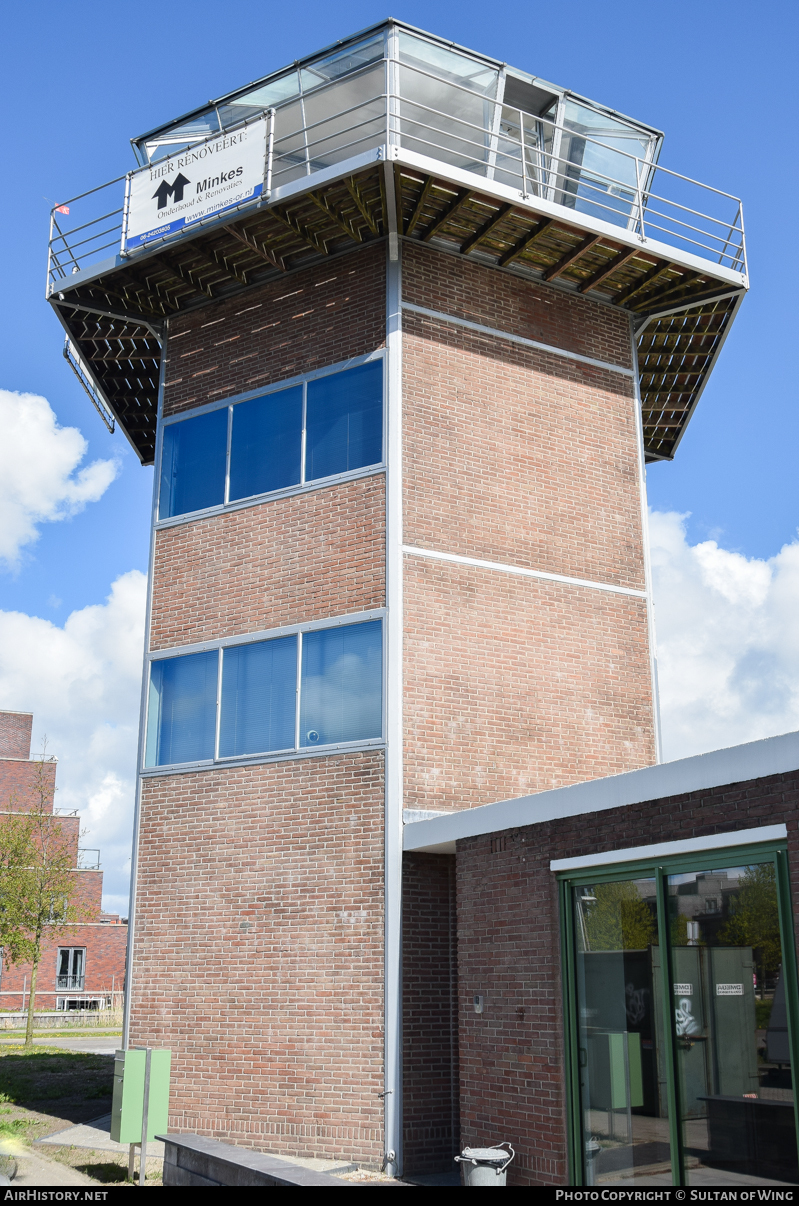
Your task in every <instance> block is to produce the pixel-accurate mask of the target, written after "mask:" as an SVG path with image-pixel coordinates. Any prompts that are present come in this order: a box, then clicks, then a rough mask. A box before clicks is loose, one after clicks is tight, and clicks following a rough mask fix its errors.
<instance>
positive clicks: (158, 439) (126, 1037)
mask: <svg viewBox="0 0 799 1206" xmlns="http://www.w3.org/2000/svg"><path fill="white" fill-rule="evenodd" d="M165 325H166V329H165V332H164V338H163V342H162V344H161V365H160V369H159V374H158V411H157V417H156V424H157V426H156V435H155V468H154V473H153V479H154V480H153V498H152V508H151V515H150V559H149V565H148V568H147V608H146V611H145V616H144V657H143V659H142V687H141V701H140V703H139V756H138V761H137V764H136V802H135V807H134V812H133V850H132V856H131V864H130V906H129V908H128V943H127V952H126V957H125V999H124V1014H123V1021H122V1048H123V1050H125V1049H127V1047H128V1046H129V1043H130V1005H131V987H132V983H133V941H134V937H135V931H136V886H137V882H138V871H139V830H140V826H141V790H142V778H141V772H142V770H143V769H144V758H145V752H146V751H145V744H146V741H147V696H148V692H149V686H150V674H149V670H150V659H149V652H150V616H151V614H152V609H153V565H154V561H155V522H156V520H157V518H158V486H159V480H160V471H161V445H162V443H163V427H162V425H161V418H162V415H163V410H164V376H165V374H166V345H167V341H168V338H169V322H168V321H167V323H166V324H165Z"/></svg>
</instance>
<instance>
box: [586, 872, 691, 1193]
mask: <svg viewBox="0 0 799 1206" xmlns="http://www.w3.org/2000/svg"><path fill="white" fill-rule="evenodd" d="M573 898H574V911H575V938H576V946H577V952H576V954H577V961H576V962H577V1006H578V1029H579V1040H578V1042H579V1062H580V1095H581V1108H582V1117H583V1150H584V1167H585V1180H586V1183H587V1184H589V1185H594V1184H596V1185H599V1184H614V1183H616V1182H617V1181H619V1182H622V1183H624V1184H630V1183H633V1184H647V1185H659V1184H664V1185H668V1184H670V1183H671V1153H670V1146H669V1124H668V1108H667V1098H666V1081H665V1068H664V1063H663V1042H662V1035H663V1019H662V1009H661V1005H660V1000H661V992H662V980H661V961H660V950H659V947H658V927H657V903H656V901H657V898H656V888H655V880H654V879H639V880H631V879H627V880H613V881H611V882H608V883H596V884H592V885H584V886H582V887H578V888H575V889H573Z"/></svg>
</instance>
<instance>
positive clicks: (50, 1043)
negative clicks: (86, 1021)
mask: <svg viewBox="0 0 799 1206" xmlns="http://www.w3.org/2000/svg"><path fill="white" fill-rule="evenodd" d="M0 1044H2V1045H3V1046H16V1047H19V1046H21V1045H22V1036H21V1035H20V1036H17V1037H16V1038H8V1037H7V1036H6V1035H3V1036H2V1038H0ZM33 1045H34V1047H60V1048H61V1050H62V1051H78V1052H82V1053H83V1054H84V1055H113V1054H114V1052H115V1051H118V1050H119V1049H120V1047H121V1046H122V1036H121V1035H119V1034H117V1035H112V1036H111V1037H110V1038H107V1037H104V1036H102V1035H101V1036H94V1037H87V1038H84V1037H83V1036H82V1035H75V1036H74V1037H71V1036H67V1037H66V1038H61V1037H59V1038H39V1037H36V1036H34V1040H33Z"/></svg>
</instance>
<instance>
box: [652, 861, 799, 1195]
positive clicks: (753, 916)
mask: <svg viewBox="0 0 799 1206" xmlns="http://www.w3.org/2000/svg"><path fill="white" fill-rule="evenodd" d="M668 892H669V936H670V942H671V947H672V971H673V993H674V1020H673V1025H674V1034H675V1044H676V1056H677V1066H678V1073H679V1095H680V1112H681V1121H682V1129H683V1144H684V1156H685V1171H686V1177H687V1180H688V1183H689V1184H691V1185H708V1184H716V1183H717V1181H716V1178H718V1176H719V1172H720V1171H721V1172H723V1173H728V1174H734V1175H735V1176H736V1178H738V1181H737V1183H746V1184H758V1185H773V1184H783V1183H786V1182H789V1183H793V1182H795V1181H796V1180H797V1179H799V1168H797V1154H796V1131H795V1122H794V1109H793V1077H792V1070H791V1064H790V1058H789V1053H788V1042H787V1038H788V1031H787V1012H786V1006H785V986H784V983H783V978H782V943H781V938H780V923H779V909H778V898H777V885H776V868H775V865H774V863H772V862H765V863H755V864H752V865H749V866H742V867H727V868H724V869H720V870H711V871H700V872H695V873H693V872H692V873H690V874H682V875H672V876H670V877H669V881H668ZM740 1178H744V1181H741V1180H740ZM731 1183H732V1182H731Z"/></svg>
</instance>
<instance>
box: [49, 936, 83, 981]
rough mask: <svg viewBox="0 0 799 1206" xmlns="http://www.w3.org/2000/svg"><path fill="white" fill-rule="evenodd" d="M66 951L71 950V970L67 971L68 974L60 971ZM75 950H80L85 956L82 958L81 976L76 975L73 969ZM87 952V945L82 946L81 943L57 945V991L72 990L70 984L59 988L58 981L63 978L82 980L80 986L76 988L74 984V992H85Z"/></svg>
mask: <svg viewBox="0 0 799 1206" xmlns="http://www.w3.org/2000/svg"><path fill="white" fill-rule="evenodd" d="M64 951H69V967H70V970H69V971H68V972H67V974H66V976H62V975H61V973H60V971H59V970H58V968H59V964H60V963H61V955H62V953H63V952H64ZM75 951H80V952H81V954H82V956H83V957H82V959H81V968H82V971H81V974H80V976H76V975H75V973H74V972H73V971H72V965H73V962H74V956H75ZM86 953H87V948H86V946H81V945H79V944H78V945H77V946H67V945H66V944H62V945H60V946H58V947H56V963H55V968H56V970H55V981H56V991H57V992H69V991H70V988H69V985H67V986H66V988H64V987H61V988H59V984H58V981H59V980H63V979H67V980H80V982H81V983H80V987H78V988H76V987H74V986H73V988H72V991H73V992H83V991H84V987H83V986H84V984H85V983H86Z"/></svg>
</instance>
